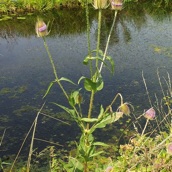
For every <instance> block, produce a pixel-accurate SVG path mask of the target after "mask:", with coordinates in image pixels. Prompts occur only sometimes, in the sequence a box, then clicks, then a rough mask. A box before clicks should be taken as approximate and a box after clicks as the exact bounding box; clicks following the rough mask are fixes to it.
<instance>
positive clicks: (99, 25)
mask: <svg viewBox="0 0 172 172" xmlns="http://www.w3.org/2000/svg"><path fill="white" fill-rule="evenodd" d="M101 22H102V10H101V9H99V12H98V33H97V48H96V57H97V59H96V73H97V72H98V56H99V50H100V33H101ZM96 80H97V77H96Z"/></svg>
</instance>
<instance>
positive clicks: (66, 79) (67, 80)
mask: <svg viewBox="0 0 172 172" xmlns="http://www.w3.org/2000/svg"><path fill="white" fill-rule="evenodd" d="M59 81H66V82H69V83H71V84H74V85H76V84H75V83H74V82H73V81H71V80H70V79H68V78H65V77H61V78H60V79H59Z"/></svg>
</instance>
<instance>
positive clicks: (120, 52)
mask: <svg viewBox="0 0 172 172" xmlns="http://www.w3.org/2000/svg"><path fill="white" fill-rule="evenodd" d="M130 8H131V7H128V10H127V8H126V9H125V10H124V11H121V12H120V14H119V16H118V19H117V23H116V26H115V29H114V32H113V35H112V39H111V42H110V47H109V50H108V54H109V55H111V56H112V57H113V58H114V60H115V64H116V67H115V75H114V76H111V75H110V73H109V72H106V71H104V70H103V75H104V77H105V84H106V85H105V89H104V92H103V93H102V94H98V96H97V97H96V100H97V104H96V106H98V105H99V104H100V103H102V104H103V105H104V106H105V105H107V104H108V103H109V102H110V101H111V100H112V98H113V96H114V95H115V94H116V93H118V92H121V93H122V94H123V96H124V98H125V100H126V101H128V102H131V103H132V104H133V106H135V107H136V113H137V114H139V113H141V110H143V109H147V108H148V106H149V104H148V99H147V96H146V92H145V88H144V84H143V79H142V75H141V74H142V71H143V72H144V76H145V78H146V82H147V85H148V89H149V91H150V93H151V94H152V95H153V97H154V93H157V92H159V89H160V87H159V86H158V80H157V79H156V78H157V75H156V71H157V68H158V67H159V68H160V69H161V70H160V71H161V75H165V73H164V72H165V70H168V72H169V73H170V74H172V69H171V65H172V59H171V58H169V57H168V56H167V55H166V54H165V53H164V51H163V50H164V49H162V48H161V47H167V49H166V51H168V50H170V47H171V46H172V45H171V38H172V32H171V27H172V24H171V23H170V22H169V18H168V17H163V20H161V21H157V20H154V16H152V15H150V14H149V13H148V12H145V10H144V9H143V8H141V7H139V6H133V7H132V8H131V9H130ZM133 8H134V9H133ZM90 14H91V16H90V22H91V38H92V39H91V46H92V49H95V42H96V39H95V38H96V34H97V20H96V15H97V14H96V12H95V11H93V10H91V11H90ZM43 17H44V18H45V20H46V21H49V20H50V21H53V23H52V28H51V34H50V35H49V36H48V37H47V43H48V45H49V47H50V50H51V52H52V56H53V58H54V60H55V63H56V65H57V70H58V73H59V75H60V76H64V77H67V78H72V79H73V80H74V82H77V81H78V78H79V77H80V76H81V75H87V72H88V71H87V68H86V67H85V66H83V65H82V61H83V59H84V57H85V56H86V55H87V46H86V45H87V44H86V37H87V36H86V21H85V12H84V11H82V10H74V11H58V12H56V13H47V14H45V15H43ZM112 18H113V11H104V14H103V20H102V23H103V26H102V28H103V32H102V39H101V48H102V49H103V50H104V48H105V42H106V39H107V36H108V32H109V29H110V27H111V23H112ZM34 21H36V18H35V17H34V16H30V17H28V19H27V20H24V21H18V20H17V21H15V20H13V21H8V22H3V23H0V36H1V38H0V39H1V42H0V44H1V47H0V73H1V76H0V82H1V85H0V106H1V128H0V131H1V134H0V135H2V133H3V131H4V128H7V131H6V135H5V138H4V142H3V145H2V147H1V152H0V153H2V154H5V153H14V152H16V151H17V150H18V149H19V145H20V144H21V142H22V140H23V138H24V135H25V134H26V132H27V131H28V130H29V127H30V125H31V124H32V122H33V119H34V117H35V115H36V113H37V111H38V109H39V108H40V106H41V105H42V103H43V102H44V101H45V100H42V96H43V94H44V93H45V90H46V89H47V87H48V84H49V83H50V82H51V81H52V80H53V79H54V78H53V74H52V70H51V66H50V64H49V61H48V58H47V54H46V52H45V50H44V47H43V42H42V40H41V39H39V38H36V37H35V33H34V27H35V26H34V25H35V22H34ZM159 49H160V50H159ZM161 49H162V50H161ZM157 50H159V51H157ZM169 53H171V52H169ZM65 87H66V88H68V90H69V91H70V90H72V89H73V86H71V85H69V84H66V85H65ZM83 96H84V99H85V103H86V104H87V94H86V92H83ZM99 100H101V101H99ZM50 101H51V102H52V101H55V102H64V101H65V100H63V98H62V97H61V93H60V92H59V89H58V88H56V87H54V88H53V90H52V91H51V92H50V95H48V97H47V105H46V107H45V109H44V113H46V114H49V115H54V116H56V117H58V118H60V117H61V118H62V119H65V120H68V121H70V119H69V118H68V117H66V116H65V115H64V113H63V112H61V110H60V109H58V108H57V109H56V108H55V107H54V106H51V104H49V103H48V102H50ZM86 106H87V105H86ZM137 107H139V108H137ZM38 124H39V125H38V126H39V127H38V132H37V135H38V136H39V137H40V138H44V139H46V140H50V139H51V140H53V141H55V142H59V143H61V144H63V143H64V142H66V141H68V140H73V138H75V137H76V136H77V135H78V132H79V131H78V129H75V128H74V127H73V125H74V124H72V125H71V126H70V127H68V126H65V125H64V124H61V123H56V122H54V121H51V120H48V119H47V118H45V117H43V116H42V117H41V118H40V121H39V122H38ZM64 127H65V130H64ZM62 131H63V132H62ZM50 133H51V135H50ZM69 133H71V134H70V137H69ZM11 136H14V137H11ZM7 145H8V146H7Z"/></svg>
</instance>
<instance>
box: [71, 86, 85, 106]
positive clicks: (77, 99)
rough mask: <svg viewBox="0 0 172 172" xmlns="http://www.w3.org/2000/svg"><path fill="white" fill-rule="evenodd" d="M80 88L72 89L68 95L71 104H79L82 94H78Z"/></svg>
mask: <svg viewBox="0 0 172 172" xmlns="http://www.w3.org/2000/svg"><path fill="white" fill-rule="evenodd" d="M80 90H81V89H79V90H77V91H74V92H72V93H71V95H70V97H69V103H70V105H71V106H75V105H76V104H81V102H82V96H81V94H80V92H79V91H80Z"/></svg>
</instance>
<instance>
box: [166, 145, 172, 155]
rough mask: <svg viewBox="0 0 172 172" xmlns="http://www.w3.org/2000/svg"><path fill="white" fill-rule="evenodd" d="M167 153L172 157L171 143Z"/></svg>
mask: <svg viewBox="0 0 172 172" xmlns="http://www.w3.org/2000/svg"><path fill="white" fill-rule="evenodd" d="M167 153H168V154H170V155H172V143H169V144H168V145H167Z"/></svg>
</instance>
